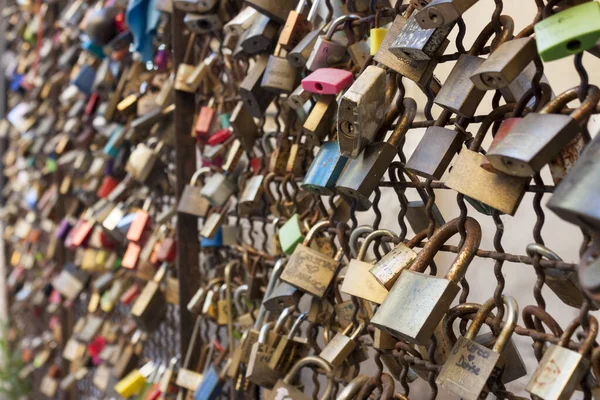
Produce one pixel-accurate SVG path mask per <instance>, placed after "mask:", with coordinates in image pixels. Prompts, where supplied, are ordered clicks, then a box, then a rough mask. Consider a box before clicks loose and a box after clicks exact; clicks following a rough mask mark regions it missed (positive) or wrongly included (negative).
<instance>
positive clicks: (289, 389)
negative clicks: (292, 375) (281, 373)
mask: <svg viewBox="0 0 600 400" xmlns="http://www.w3.org/2000/svg"><path fill="white" fill-rule="evenodd" d="M264 396H265V400H280V399H293V400H310V399H311V398H312V397H310V396H307V395H305V394H304V393H302V392H301V391H300V390H298V389H297V388H296V387H295V386H293V385H290V384H288V383H285V382H283V380H281V379H280V380H278V381H277V382H276V383H275V386H273V389H271V390H265V394H264Z"/></svg>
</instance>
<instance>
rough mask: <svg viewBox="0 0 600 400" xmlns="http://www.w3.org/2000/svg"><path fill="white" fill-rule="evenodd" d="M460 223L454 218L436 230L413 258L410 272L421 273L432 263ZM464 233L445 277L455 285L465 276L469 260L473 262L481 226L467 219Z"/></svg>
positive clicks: (455, 232)
mask: <svg viewBox="0 0 600 400" xmlns="http://www.w3.org/2000/svg"><path fill="white" fill-rule="evenodd" d="M460 223H461V221H460V218H455V219H453V220H452V221H449V222H447V223H445V224H444V225H443V226H441V227H440V228H439V229H438V230H436V231H435V232H434V233H433V236H431V238H430V239H429V241H428V242H427V244H426V245H425V247H423V249H422V250H421V251H420V252H419V254H417V258H415V261H414V262H413V264H412V266H411V267H410V270H411V271H415V272H421V273H422V272H424V271H425V270H426V269H427V266H428V265H429V264H430V263H431V261H433V257H434V256H435V255H436V254H437V252H438V251H439V249H440V248H441V247H442V245H443V244H444V243H446V242H447V241H448V239H450V238H451V237H452V236H454V235H455V234H457V233H458V224H460ZM465 231H466V233H467V235H466V238H465V242H464V243H463V245H462V247H461V248H460V250H459V252H458V254H457V256H456V258H455V259H454V262H453V263H452V265H451V266H450V269H448V272H447V273H446V276H445V278H446V279H448V280H450V281H452V282H455V283H458V282H459V281H460V280H461V279H462V277H463V276H464V275H465V272H466V271H467V267H468V266H469V264H470V263H471V260H473V257H475V253H476V252H477V249H478V248H479V243H480V242H481V226H480V225H479V222H477V220H475V219H473V218H471V217H467V219H466V221H465Z"/></svg>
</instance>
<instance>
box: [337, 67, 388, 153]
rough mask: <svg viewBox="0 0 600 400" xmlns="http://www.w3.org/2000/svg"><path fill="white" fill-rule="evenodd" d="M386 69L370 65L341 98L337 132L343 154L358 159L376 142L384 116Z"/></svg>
mask: <svg viewBox="0 0 600 400" xmlns="http://www.w3.org/2000/svg"><path fill="white" fill-rule="evenodd" d="M385 75H386V74H385V71H384V70H383V68H379V67H376V66H374V65H370V66H368V67H367V68H366V69H365V70H364V71H363V72H362V73H361V74H360V75H359V77H358V78H357V79H356V81H354V83H353V84H352V86H350V88H348V90H347V91H346V92H345V93H344V95H343V96H342V98H341V99H340V104H339V106H338V112H337V129H338V141H339V144H340V152H341V154H342V155H344V156H348V157H351V158H356V157H358V155H359V154H360V152H361V151H362V150H363V149H364V147H365V146H366V145H367V144H368V143H371V142H372V141H373V138H374V136H375V134H376V133H377V130H378V129H379V125H380V124H381V123H382V122H383V117H384V114H385V97H384V96H382V93H384V91H385V85H386V78H385Z"/></svg>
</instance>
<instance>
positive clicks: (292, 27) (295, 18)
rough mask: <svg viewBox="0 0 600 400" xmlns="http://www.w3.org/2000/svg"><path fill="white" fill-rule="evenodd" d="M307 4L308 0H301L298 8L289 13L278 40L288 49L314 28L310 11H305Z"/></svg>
mask: <svg viewBox="0 0 600 400" xmlns="http://www.w3.org/2000/svg"><path fill="white" fill-rule="evenodd" d="M306 5H307V1H306V0H300V1H299V2H298V4H297V5H296V8H295V9H294V10H291V11H290V12H289V13H288V15H287V18H286V20H285V24H284V25H283V28H282V29H281V33H280V34H279V39H278V41H277V43H278V44H279V45H280V46H281V47H283V48H284V49H286V50H291V49H293V48H294V47H295V46H296V45H297V44H298V43H299V42H300V40H302V38H303V37H304V36H306V35H307V34H308V33H309V32H310V31H311V30H312V28H313V26H312V23H311V22H310V20H309V19H308V12H305V8H306ZM311 6H312V4H311Z"/></svg>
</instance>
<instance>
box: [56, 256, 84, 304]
mask: <svg viewBox="0 0 600 400" xmlns="http://www.w3.org/2000/svg"><path fill="white" fill-rule="evenodd" d="M88 279H89V274H88V273H87V272H85V271H81V270H79V269H77V268H76V267H75V265H74V264H70V263H69V264H65V266H64V267H63V269H62V271H61V272H60V274H58V276H56V278H54V279H53V280H52V286H53V287H54V289H56V290H58V291H59V292H60V294H61V295H63V296H64V297H65V298H67V299H69V300H75V299H76V298H77V296H79V294H80V293H81V291H82V290H83V288H84V286H85V285H86V283H87V281H88Z"/></svg>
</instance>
